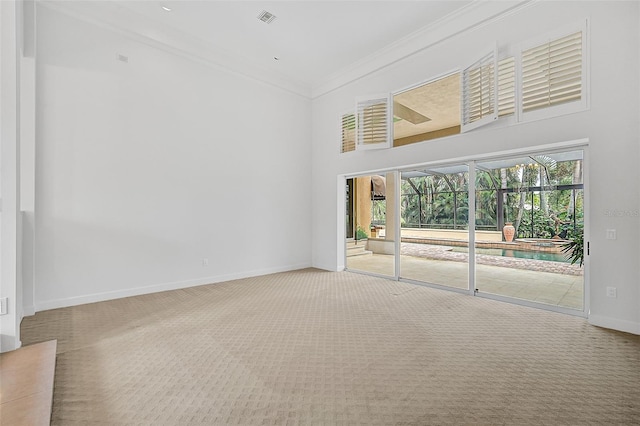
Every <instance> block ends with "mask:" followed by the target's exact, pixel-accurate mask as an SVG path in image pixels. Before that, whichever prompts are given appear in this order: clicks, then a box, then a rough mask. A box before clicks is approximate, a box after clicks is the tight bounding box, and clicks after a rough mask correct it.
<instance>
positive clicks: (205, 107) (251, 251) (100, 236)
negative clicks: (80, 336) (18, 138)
mask: <svg viewBox="0 0 640 426" xmlns="http://www.w3.org/2000/svg"><path fill="white" fill-rule="evenodd" d="M37 19H38V33H37V68H36V73H37V74H36V75H37V81H36V91H37V111H36V114H37V127H36V133H37V136H36V137H37V141H36V144H37V146H36V152H37V154H36V157H37V160H36V197H35V204H36V224H35V227H36V230H37V234H36V265H35V267H36V272H35V275H36V276H35V280H36V283H35V305H36V306H35V308H36V310H43V309H49V308H54V307H58V306H68V305H72V304H78V303H86V302H91V301H94V300H104V299H108V298H113V297H120V296H126V295H131V294H137V293H143V292H149V291H158V290H163V289H168V288H177V287H183V286H188V285H196V284H204V283H209V282H216V281H221V280H225V279H230V278H236V277H243V276H250V275H257V274H263V273H269V272H275V271H281V270H289V269H296V268H301V267H306V266H309V265H310V263H311V252H310V247H309V243H308V241H309V233H310V229H311V227H310V226H309V217H310V216H311V210H310V207H311V196H310V178H311V176H310V168H311V164H310V137H311V136H310V128H311V124H310V106H311V105H310V101H309V100H308V99H304V98H302V97H299V96H297V95H293V94H291V93H289V92H285V91H282V90H280V89H277V88H275V87H272V86H269V85H267V84H264V83H260V82H257V81H255V80H251V79H249V78H246V77H243V76H240V75H237V74H233V73H231V72H227V71H224V70H221V69H216V68H213V67H209V66H206V65H203V64H200V63H197V62H193V61H190V60H189V59H186V58H183V57H180V56H176V55H173V54H171V53H168V52H166V51H163V50H160V49H157V48H153V47H150V46H149V45H147V44H143V43H141V42H139V41H135V40H134V39H131V38H128V37H126V36H124V35H122V34H119V33H116V32H114V31H112V30H110V29H106V28H102V27H98V26H96V25H92V24H89V23H87V22H84V21H81V20H78V19H76V18H71V17H69V16H67V15H64V14H62V13H60V12H58V11H54V10H50V9H48V8H46V7H45V6H39V7H38V16H37ZM117 54H122V55H125V56H127V57H128V63H124V62H121V61H118V60H116V56H117ZM203 258H208V259H209V265H208V266H203V262H202V260H203Z"/></svg>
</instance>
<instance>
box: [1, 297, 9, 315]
mask: <svg viewBox="0 0 640 426" xmlns="http://www.w3.org/2000/svg"><path fill="white" fill-rule="evenodd" d="M8 303H9V299H8V298H6V297H3V298H2V299H0V315H6V314H7V305H8Z"/></svg>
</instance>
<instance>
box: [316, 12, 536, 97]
mask: <svg viewBox="0 0 640 426" xmlns="http://www.w3.org/2000/svg"><path fill="white" fill-rule="evenodd" d="M535 1H537V0H510V1H492V0H477V1H473V2H471V3H469V4H468V5H467V6H465V7H463V8H460V9H458V10H456V11H454V12H452V13H450V14H448V15H446V16H444V17H442V18H441V19H439V20H437V21H436V22H434V23H432V24H429V25H428V26H426V27H424V28H422V29H420V30H418V31H415V32H413V33H412V34H409V35H408V36H406V37H403V38H401V39H399V40H397V41H395V42H393V43H391V44H389V45H387V46H385V47H384V48H382V49H380V50H378V51H377V52H375V53H373V54H371V55H369V56H367V57H365V58H363V59H362V60H359V61H357V62H354V63H353V64H351V65H349V66H348V67H346V68H343V69H342V70H340V71H338V72H336V73H333V74H331V75H329V76H328V77H327V78H326V79H324V80H323V81H320V82H317V83H316V84H314V85H313V87H312V90H311V97H312V98H313V99H315V98H318V97H320V96H323V95H325V94H327V93H330V92H332V91H334V90H336V89H338V88H340V87H342V86H345V85H347V84H349V83H352V82H354V81H356V80H358V79H360V78H362V77H365V76H367V75H369V74H372V73H374V72H376V71H379V70H381V69H383V68H386V67H388V66H390V65H392V64H394V63H396V62H399V61H401V60H403V59H405V58H407V57H409V56H411V55H414V54H416V53H418V52H420V51H422V50H424V49H427V48H429V47H431V46H433V45H435V44H437V43H440V42H442V41H444V40H446V39H449V38H451V37H454V36H456V35H458V34H461V33H463V32H465V31H469V30H471V29H474V28H478V27H481V26H484V25H486V24H488V23H489V22H493V21H495V20H496V19H501V18H503V17H504V16H507V15H510V14H511V13H514V12H515V11H516V10H520V9H522V8H523V7H525V6H527V5H529V4H531V3H534V2H535Z"/></svg>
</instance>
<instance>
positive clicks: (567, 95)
mask: <svg viewBox="0 0 640 426" xmlns="http://www.w3.org/2000/svg"><path fill="white" fill-rule="evenodd" d="M583 49H584V40H583V32H582V31H578V32H576V33H573V34H570V35H568V36H565V37H561V38H558V39H555V40H551V41H549V42H546V43H544V44H541V45H538V46H535V47H532V48H530V49H526V50H523V51H522V102H521V108H522V112H523V113H527V112H531V111H535V110H538V109H541V108H548V107H554V106H557V105H562V104H566V103H569V102H574V101H579V100H582V99H583V96H584V93H583V82H584V75H583V74H584V61H583Z"/></svg>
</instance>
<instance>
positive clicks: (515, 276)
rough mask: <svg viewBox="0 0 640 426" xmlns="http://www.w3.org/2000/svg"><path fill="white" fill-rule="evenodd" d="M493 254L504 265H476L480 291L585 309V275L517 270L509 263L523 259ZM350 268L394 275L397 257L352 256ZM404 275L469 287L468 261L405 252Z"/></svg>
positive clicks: (521, 263) (402, 276)
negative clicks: (427, 256)
mask: <svg viewBox="0 0 640 426" xmlns="http://www.w3.org/2000/svg"><path fill="white" fill-rule="evenodd" d="M403 251H404V250H403ZM491 257H499V258H500V260H501V262H502V264H503V266H494V265H487V264H476V288H477V289H478V291H479V292H481V293H489V294H495V295H500V296H506V297H513V298H517V299H524V300H528V301H532V302H538V303H544V304H548V305H556V306H561V307H565V308H570V309H578V310H582V304H583V287H584V286H583V276H582V275H569V274H562V273H556V272H545V271H540V270H526V269H517V268H515V267H511V266H509V265H510V263H511V264H512V265H513V263H514V262H520V263H519V264H518V265H517V266H518V267H519V268H522V265H523V261H522V260H521V259H512V260H509V259H508V258H502V257H500V256H491ZM525 262H527V263H528V264H530V265H533V266H537V265H542V266H544V265H545V264H548V263H557V262H543V263H540V262H541V261H536V260H527V261H525ZM536 262H537V263H536ZM347 268H348V269H349V270H354V271H365V272H371V273H376V274H382V275H390V276H393V275H394V256H392V255H384V254H372V255H369V256H354V257H349V258H347ZM535 269H540V268H535ZM549 270H551V268H549ZM400 277H401V278H406V279H411V280H415V281H421V282H425V283H431V284H439V285H444V286H449V287H456V288H462V289H466V288H468V264H467V263H466V261H454V260H442V259H429V258H425V257H418V256H409V255H404V254H403V255H401V256H400Z"/></svg>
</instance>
